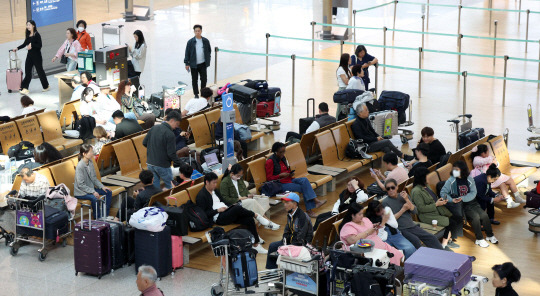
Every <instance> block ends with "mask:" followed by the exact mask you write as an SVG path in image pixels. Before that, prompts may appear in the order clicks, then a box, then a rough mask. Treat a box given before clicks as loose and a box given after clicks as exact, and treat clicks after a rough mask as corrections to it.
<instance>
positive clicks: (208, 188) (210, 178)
mask: <svg viewBox="0 0 540 296" xmlns="http://www.w3.org/2000/svg"><path fill="white" fill-rule="evenodd" d="M217 181H218V176H217V175H216V174H215V173H208V174H206V175H204V187H203V188H202V189H201V191H199V193H197V200H196V201H197V206H199V207H200V208H201V209H202V210H203V211H204V212H205V213H206V216H207V217H208V219H212V221H213V222H214V223H216V224H217V225H229V224H233V223H237V224H240V225H243V226H245V227H246V228H247V230H248V231H249V232H251V234H253V237H254V238H255V243H254V244H253V248H254V249H255V250H257V252H258V253H261V254H266V253H267V252H268V251H266V249H265V248H263V247H262V245H261V244H259V241H260V237H259V234H258V233H257V225H255V220H253V218H255V219H257V221H259V223H261V224H262V225H264V226H268V225H270V221H269V220H268V219H266V218H264V217H262V216H261V215H258V214H255V213H253V212H252V211H249V210H246V209H244V208H243V207H242V205H240V204H238V203H236V204H233V205H231V206H229V207H227V205H226V204H225V202H224V201H223V197H222V196H221V193H220V192H219V190H218V189H217V183H218V182H217Z"/></svg>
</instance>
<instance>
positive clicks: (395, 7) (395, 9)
mask: <svg viewBox="0 0 540 296" xmlns="http://www.w3.org/2000/svg"><path fill="white" fill-rule="evenodd" d="M397 4H398V1H397V0H395V1H394V22H393V23H392V29H393V30H395V29H396V11H397ZM395 35H396V31H392V42H393V41H394V36H395Z"/></svg>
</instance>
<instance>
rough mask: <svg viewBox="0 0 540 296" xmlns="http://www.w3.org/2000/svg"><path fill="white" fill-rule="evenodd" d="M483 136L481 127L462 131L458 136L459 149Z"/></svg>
mask: <svg viewBox="0 0 540 296" xmlns="http://www.w3.org/2000/svg"><path fill="white" fill-rule="evenodd" d="M485 136H486V135H485V132H484V129H483V128H473V129H471V130H469V131H465V132H462V133H460V134H459V136H458V142H459V149H462V148H465V147H466V146H468V145H470V144H472V143H474V142H476V141H478V140H480V139H482V138H483V137H485Z"/></svg>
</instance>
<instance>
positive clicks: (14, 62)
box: [6, 50, 23, 92]
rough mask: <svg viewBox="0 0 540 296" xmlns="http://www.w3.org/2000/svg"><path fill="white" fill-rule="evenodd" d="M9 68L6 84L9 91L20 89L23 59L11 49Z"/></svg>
mask: <svg viewBox="0 0 540 296" xmlns="http://www.w3.org/2000/svg"><path fill="white" fill-rule="evenodd" d="M8 62H9V69H8V70H7V71H6V84H7V89H8V92H13V91H19V90H20V89H21V83H22V79H23V72H22V70H21V60H20V59H18V58H17V52H15V51H11V50H10V51H9V61H8Z"/></svg>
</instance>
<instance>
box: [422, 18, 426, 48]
mask: <svg viewBox="0 0 540 296" xmlns="http://www.w3.org/2000/svg"><path fill="white" fill-rule="evenodd" d="M425 20H426V16H425V15H424V14H422V48H424V24H425Z"/></svg>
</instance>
